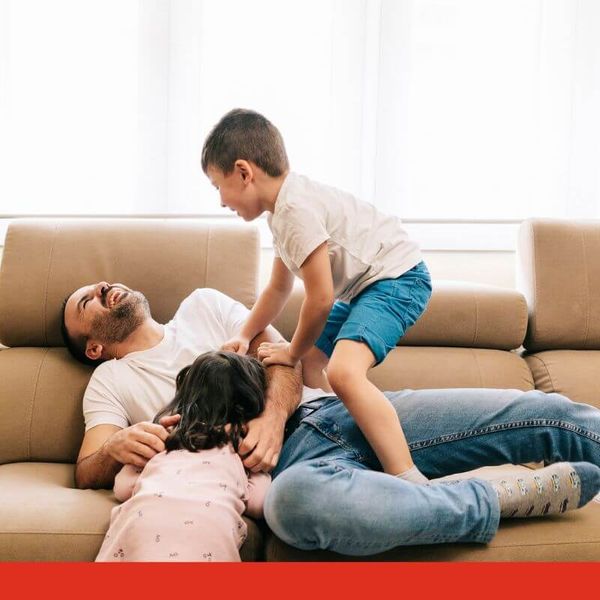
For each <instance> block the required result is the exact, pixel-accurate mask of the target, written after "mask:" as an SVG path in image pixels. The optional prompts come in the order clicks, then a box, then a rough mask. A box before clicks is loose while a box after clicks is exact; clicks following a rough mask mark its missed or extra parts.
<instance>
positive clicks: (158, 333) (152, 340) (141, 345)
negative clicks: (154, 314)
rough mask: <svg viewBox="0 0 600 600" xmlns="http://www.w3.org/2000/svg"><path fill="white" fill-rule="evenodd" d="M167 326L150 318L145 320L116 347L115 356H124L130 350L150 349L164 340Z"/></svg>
mask: <svg viewBox="0 0 600 600" xmlns="http://www.w3.org/2000/svg"><path fill="white" fill-rule="evenodd" d="M164 337H165V326H164V325H161V324H160V323H157V322H156V321H155V320H154V319H152V318H150V319H147V320H146V321H144V323H143V324H142V325H140V326H139V327H138V328H137V329H136V330H135V331H134V332H133V333H132V334H131V335H130V336H129V337H127V338H126V339H125V340H124V341H123V342H121V343H120V344H118V345H117V346H116V347H115V349H114V352H113V353H114V355H115V358H123V357H124V356H126V355H127V354H129V353H130V352H140V351H142V350H150V348H154V346H157V345H158V344H160V342H162V340H163V338H164Z"/></svg>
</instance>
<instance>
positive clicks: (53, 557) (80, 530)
mask: <svg viewBox="0 0 600 600" xmlns="http://www.w3.org/2000/svg"><path fill="white" fill-rule="evenodd" d="M73 474H74V466H73V465H68V464H49V463H20V464H11V465H2V466H0V507H1V508H2V510H0V561H8V560H14V561H17V560H18V561H64V560H67V561H92V560H94V559H95V557H96V555H97V554H98V550H99V549H100V546H101V544H102V540H103V539H104V534H105V532H106V530H107V528H108V524H109V522H110V511H111V509H112V508H113V507H114V506H116V505H117V504H118V503H117V501H116V500H115V499H114V496H113V494H112V492H109V491H108V490H79V489H76V488H74V483H73ZM244 520H245V521H246V523H247V525H248V538H247V540H246V542H245V543H244V545H243V547H242V550H241V555H242V560H260V559H261V558H262V556H263V534H262V531H261V528H259V526H258V525H257V524H256V523H255V522H254V521H252V520H251V519H247V518H244Z"/></svg>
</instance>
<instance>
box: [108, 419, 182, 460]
mask: <svg viewBox="0 0 600 600" xmlns="http://www.w3.org/2000/svg"><path fill="white" fill-rule="evenodd" d="M175 417H178V418H177V420H174V419H175ZM178 420H179V415H174V416H170V417H165V418H164V419H162V420H161V422H166V426H164V425H158V424H157V423H150V422H149V421H142V422H141V423H136V424H135V425H131V426H130V427H126V428H125V429H120V430H119V431H117V432H116V433H114V434H113V435H111V436H110V437H109V438H108V439H107V440H106V442H105V449H106V452H107V453H108V454H109V455H110V456H111V457H112V458H114V460H116V461H118V462H120V463H122V464H124V465H135V466H136V467H141V468H143V467H144V466H145V465H146V463H147V462H148V461H149V460H150V459H151V458H152V457H153V456H154V455H156V454H158V453H159V452H162V451H163V450H164V449H165V440H166V439H167V436H168V435H169V432H168V431H167V429H166V427H169V426H171V425H174V424H175V423H177V421H178Z"/></svg>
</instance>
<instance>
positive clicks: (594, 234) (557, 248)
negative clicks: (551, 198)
mask: <svg viewBox="0 0 600 600" xmlns="http://www.w3.org/2000/svg"><path fill="white" fill-rule="evenodd" d="M518 257H519V261H518V262H519V287H520V288H521V289H522V290H523V292H524V293H525V296H526V298H527V303H528V305H529V327H528V330H527V336H526V339H525V343H524V346H525V348H527V350H530V351H538V350H600V221H592V220H588V221H559V220H553V219H529V220H527V221H525V222H524V223H523V224H522V225H521V228H520V230H519V248H518Z"/></svg>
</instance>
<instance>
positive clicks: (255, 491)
mask: <svg viewBox="0 0 600 600" xmlns="http://www.w3.org/2000/svg"><path fill="white" fill-rule="evenodd" d="M270 485H271V476H270V475H268V474H267V473H248V503H247V504H246V515H248V516H249V517H252V518H253V519H262V518H263V506H264V504H265V496H266V495H267V490H268V489H269V486H270Z"/></svg>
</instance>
